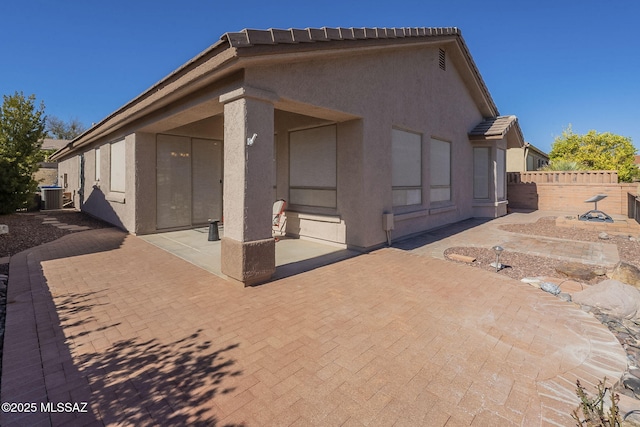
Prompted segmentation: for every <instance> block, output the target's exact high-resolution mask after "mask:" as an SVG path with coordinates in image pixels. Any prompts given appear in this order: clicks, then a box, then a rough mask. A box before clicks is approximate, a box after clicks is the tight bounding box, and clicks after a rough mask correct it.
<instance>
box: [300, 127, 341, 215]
mask: <svg viewBox="0 0 640 427" xmlns="http://www.w3.org/2000/svg"><path fill="white" fill-rule="evenodd" d="M336 176H337V166H336V126H335V125H331V126H322V127H317V128H313V129H305V130H299V131H294V132H290V133H289V201H290V203H291V204H293V205H304V206H318V207H326V208H335V207H336V206H337V201H336V197H337V193H336V182H337V177H336Z"/></svg>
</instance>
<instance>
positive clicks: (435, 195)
mask: <svg viewBox="0 0 640 427" xmlns="http://www.w3.org/2000/svg"><path fill="white" fill-rule="evenodd" d="M430 154H431V156H430V161H429V166H430V168H431V202H443V201H446V200H451V143H449V142H447V141H441V140H439V139H435V138H431V150H430Z"/></svg>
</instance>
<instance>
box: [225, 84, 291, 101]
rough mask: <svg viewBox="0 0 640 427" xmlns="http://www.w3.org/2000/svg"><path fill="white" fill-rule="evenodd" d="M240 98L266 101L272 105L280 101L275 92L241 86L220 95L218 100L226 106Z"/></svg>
mask: <svg viewBox="0 0 640 427" xmlns="http://www.w3.org/2000/svg"><path fill="white" fill-rule="evenodd" d="M240 98H253V99H257V100H259V101H266V102H270V103H274V102H277V101H279V100H280V97H279V96H278V94H276V93H275V92H271V91H269V90H264V89H258V88H255V87H251V86H243V87H240V88H238V89H234V90H232V91H230V92H227V93H224V94H222V95H220V98H219V99H220V102H221V103H222V104H226V103H228V102H232V101H235V100H237V99H240Z"/></svg>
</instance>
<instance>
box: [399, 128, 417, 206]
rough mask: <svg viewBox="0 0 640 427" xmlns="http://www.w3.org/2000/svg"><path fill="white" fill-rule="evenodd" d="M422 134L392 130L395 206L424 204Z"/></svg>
mask: <svg viewBox="0 0 640 427" xmlns="http://www.w3.org/2000/svg"><path fill="white" fill-rule="evenodd" d="M422 156H423V155H422V134H420V133H417V132H411V131H407V130H403V129H397V128H393V129H392V130H391V194H392V202H393V206H394V207H397V206H411V205H421V204H422Z"/></svg>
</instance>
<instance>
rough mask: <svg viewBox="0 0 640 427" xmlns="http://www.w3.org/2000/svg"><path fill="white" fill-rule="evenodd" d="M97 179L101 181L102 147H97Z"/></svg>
mask: <svg viewBox="0 0 640 427" xmlns="http://www.w3.org/2000/svg"><path fill="white" fill-rule="evenodd" d="M95 168H96V181H100V148H96V166H95Z"/></svg>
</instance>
